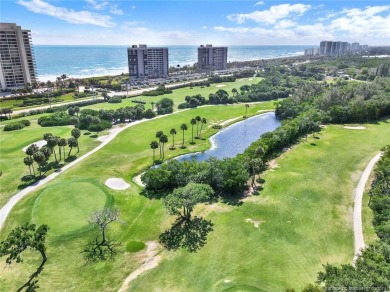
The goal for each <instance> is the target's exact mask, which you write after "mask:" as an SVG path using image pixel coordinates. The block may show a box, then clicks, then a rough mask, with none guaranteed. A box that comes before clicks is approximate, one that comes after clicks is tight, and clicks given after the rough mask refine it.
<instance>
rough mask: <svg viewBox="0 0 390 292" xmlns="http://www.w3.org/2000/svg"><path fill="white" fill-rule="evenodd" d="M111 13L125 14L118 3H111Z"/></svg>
mask: <svg viewBox="0 0 390 292" xmlns="http://www.w3.org/2000/svg"><path fill="white" fill-rule="evenodd" d="M110 13H112V14H116V15H123V11H122V9H120V8H119V7H118V5H111V6H110Z"/></svg>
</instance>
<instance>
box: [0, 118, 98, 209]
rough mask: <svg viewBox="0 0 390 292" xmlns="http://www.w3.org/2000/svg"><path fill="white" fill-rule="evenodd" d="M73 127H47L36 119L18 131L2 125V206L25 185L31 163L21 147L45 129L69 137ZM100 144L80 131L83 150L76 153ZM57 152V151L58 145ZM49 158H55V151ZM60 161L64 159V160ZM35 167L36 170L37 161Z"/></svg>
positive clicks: (41, 136)
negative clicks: (25, 162)
mask: <svg viewBox="0 0 390 292" xmlns="http://www.w3.org/2000/svg"><path fill="white" fill-rule="evenodd" d="M72 129H73V126H61V127H45V128H44V127H41V126H39V125H38V124H37V122H36V121H33V122H32V124H31V126H29V127H25V128H23V129H21V130H18V131H11V132H5V131H3V129H2V128H0V145H1V147H0V170H1V171H2V172H3V174H2V176H1V177H0V193H1V196H0V206H3V205H4V204H5V203H6V202H7V201H8V199H9V198H10V197H11V196H12V195H14V194H15V193H16V192H17V191H18V190H19V189H20V188H22V185H23V184H24V182H23V181H22V180H21V178H22V177H24V176H27V175H29V170H28V167H27V166H26V165H24V163H23V159H24V157H26V154H25V153H24V152H23V151H22V149H23V148H24V147H26V146H28V145H29V144H31V143H34V142H37V141H39V140H42V139H43V134H44V133H52V134H53V135H55V136H60V137H63V138H69V137H71V134H70V132H71V131H72ZM98 144H100V142H98V141H96V139H94V138H91V137H89V136H85V135H81V137H80V138H79V145H80V153H78V154H77V156H81V155H83V154H84V153H86V152H88V151H89V150H91V149H92V148H94V147H96V146H97V145H98ZM65 150H66V152H67V151H69V149H68V147H65ZM56 152H57V155H58V148H57V147H56ZM73 153H76V151H73ZM66 154H68V153H66ZM50 161H54V156H53V155H52V157H51V159H50ZM61 163H63V160H62V162H61ZM34 167H35V170H36V171H37V165H36V164H35V163H34ZM52 171H53V170H51V171H49V172H48V173H47V174H50V173H51V172H52Z"/></svg>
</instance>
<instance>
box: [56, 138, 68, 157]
mask: <svg viewBox="0 0 390 292" xmlns="http://www.w3.org/2000/svg"><path fill="white" fill-rule="evenodd" d="M57 145H58V150H59V153H60V160H61V147H62V152H63V153H64V158H65V146H66V145H67V143H66V139H65V138H60V137H58V143H57Z"/></svg>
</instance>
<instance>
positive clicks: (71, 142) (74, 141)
mask: <svg viewBox="0 0 390 292" xmlns="http://www.w3.org/2000/svg"><path fill="white" fill-rule="evenodd" d="M68 146H69V147H70V149H69V153H68V157H69V156H70V152H71V151H72V149H73V148H74V147H78V146H79V142H78V141H77V139H76V138H74V137H71V138H69V139H68Z"/></svg>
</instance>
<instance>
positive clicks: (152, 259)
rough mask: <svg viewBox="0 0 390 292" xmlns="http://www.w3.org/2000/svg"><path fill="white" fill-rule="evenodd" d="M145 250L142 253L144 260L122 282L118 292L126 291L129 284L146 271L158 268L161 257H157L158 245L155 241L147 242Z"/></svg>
mask: <svg viewBox="0 0 390 292" xmlns="http://www.w3.org/2000/svg"><path fill="white" fill-rule="evenodd" d="M146 245H147V250H146V252H145V253H144V255H145V256H146V258H145V259H144V261H143V264H142V265H141V266H139V267H138V268H137V269H136V270H135V271H133V272H132V273H131V274H130V275H129V276H128V277H127V278H126V279H125V281H124V282H123V284H122V287H121V288H120V289H119V291H120V292H121V291H127V288H128V287H129V284H130V283H131V282H132V281H133V280H134V279H135V278H137V277H138V276H139V275H141V274H143V273H144V272H146V271H147V270H151V269H153V268H155V267H157V266H158V264H159V263H160V261H161V256H159V255H157V254H158V252H159V244H158V243H157V242H155V241H149V242H147V243H146Z"/></svg>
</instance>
